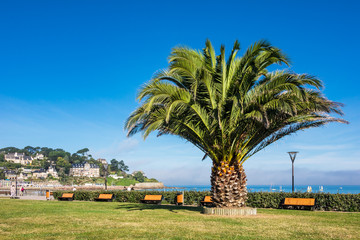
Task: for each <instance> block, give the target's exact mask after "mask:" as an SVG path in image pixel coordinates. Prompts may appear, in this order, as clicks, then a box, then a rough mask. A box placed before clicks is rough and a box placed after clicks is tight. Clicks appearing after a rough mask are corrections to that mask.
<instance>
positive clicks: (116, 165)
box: [110, 159, 129, 172]
mask: <svg viewBox="0 0 360 240" xmlns="http://www.w3.org/2000/svg"><path fill="white" fill-rule="evenodd" d="M110 170H111V171H114V172H117V171H121V172H127V171H129V167H128V166H127V165H126V164H125V162H124V160H120V161H118V160H116V159H112V160H111V161H110Z"/></svg>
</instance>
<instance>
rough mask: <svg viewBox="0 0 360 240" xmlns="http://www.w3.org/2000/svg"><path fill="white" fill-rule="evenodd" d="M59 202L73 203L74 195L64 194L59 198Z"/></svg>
mask: <svg viewBox="0 0 360 240" xmlns="http://www.w3.org/2000/svg"><path fill="white" fill-rule="evenodd" d="M58 200H59V201H72V200H74V194H73V193H63V194H62V196H61V197H58Z"/></svg>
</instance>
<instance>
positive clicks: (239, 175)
mask: <svg viewBox="0 0 360 240" xmlns="http://www.w3.org/2000/svg"><path fill="white" fill-rule="evenodd" d="M211 193H212V199H213V202H214V204H215V207H218V208H223V207H233V208H236V207H245V202H246V199H247V189H246V174H245V171H244V168H243V167H242V166H241V165H229V164H227V163H225V162H221V163H220V164H218V165H217V164H216V165H213V167H212V173H211Z"/></svg>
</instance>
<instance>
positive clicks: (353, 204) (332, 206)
mask: <svg viewBox="0 0 360 240" xmlns="http://www.w3.org/2000/svg"><path fill="white" fill-rule="evenodd" d="M64 192H69V191H55V192H54V198H55V199H57V198H58V197H60V196H61V195H62V194H63V193H64ZM74 193H75V195H74V199H75V200H79V201H93V200H94V198H96V197H98V196H99V194H100V193H112V194H114V200H113V201H115V202H131V203H140V200H141V199H144V197H145V195H146V194H151V195H163V196H164V200H163V203H165V204H166V203H167V204H175V198H176V195H177V193H178V192H176V191H168V192H163V191H119V190H117V191H104V190H103V191H76V192H74ZM207 195H211V194H210V192H209V191H202V192H201V191H185V195H184V202H185V205H200V201H202V200H203V198H204V197H205V196H207ZM288 197H293V198H315V209H316V210H323V211H345V212H359V211H360V194H331V193H285V192H280V193H270V192H251V193H248V200H247V202H246V203H247V206H249V207H256V208H280V207H281V204H282V203H283V201H284V199H285V198H288Z"/></svg>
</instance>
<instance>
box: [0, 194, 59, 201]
mask: <svg viewBox="0 0 360 240" xmlns="http://www.w3.org/2000/svg"><path fill="white" fill-rule="evenodd" d="M18 197H19V199H21V200H43V201H46V197H45V196H18ZM0 198H10V196H9V195H7V196H1V197H0ZM50 200H54V197H53V196H51V197H50Z"/></svg>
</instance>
